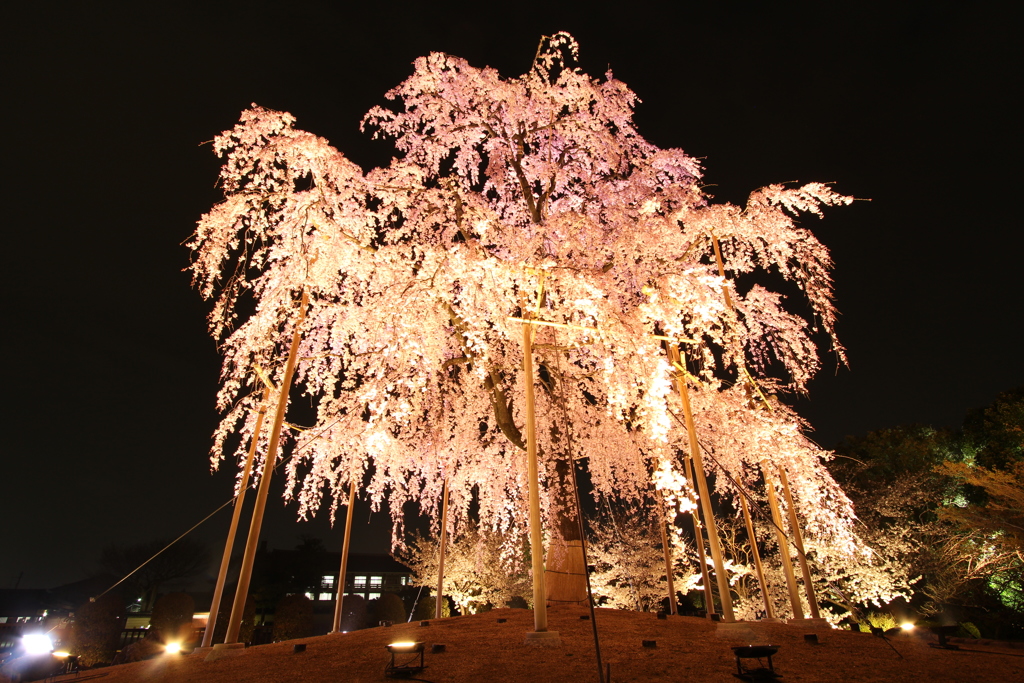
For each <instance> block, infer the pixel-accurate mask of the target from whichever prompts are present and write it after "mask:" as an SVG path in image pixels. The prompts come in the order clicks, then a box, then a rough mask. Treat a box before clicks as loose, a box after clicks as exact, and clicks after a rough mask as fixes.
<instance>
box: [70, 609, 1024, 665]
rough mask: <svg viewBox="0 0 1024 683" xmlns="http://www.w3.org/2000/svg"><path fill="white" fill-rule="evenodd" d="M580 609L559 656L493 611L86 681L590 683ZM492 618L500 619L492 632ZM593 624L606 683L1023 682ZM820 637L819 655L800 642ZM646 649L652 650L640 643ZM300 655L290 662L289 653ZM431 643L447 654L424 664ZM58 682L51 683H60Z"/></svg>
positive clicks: (1013, 658)
mask: <svg viewBox="0 0 1024 683" xmlns="http://www.w3.org/2000/svg"><path fill="white" fill-rule="evenodd" d="M586 614H587V610H586V609H585V608H581V607H564V606H563V607H554V608H551V609H549V611H548V615H549V620H548V621H549V627H550V629H551V630H556V631H558V632H559V634H560V637H561V646H560V647H557V648H543V647H535V646H527V645H524V643H523V637H524V634H525V633H526V632H527V631H530V630H532V629H533V612H532V611H529V610H519V609H500V610H494V611H491V612H487V613H485V614H478V615H473V616H467V617H454V618H451V619H444V620H441V621H431V622H430V625H429V626H425V627H424V626H420V624H419V622H414V623H413V624H400V625H395V626H392V627H390V628H373V629H367V630H364V631H357V632H353V633H348V634H341V635H334V636H318V637H315V638H305V639H302V640H300V641H289V642H284V643H275V644H272V645H262V646H258V647H252V648H249V649H247V650H244V651H240V652H239V653H237V654H235V655H232V656H228V657H224V658H222V659H219V660H217V661H212V662H207V661H205V660H204V659H203V658H202V657H201V656H199V655H191V656H181V655H177V656H163V657H161V658H158V659H155V660H150V661H145V662H138V663H135V664H125V665H121V666H116V667H110V668H107V669H99V670H96V671H91V672H84V673H83V674H82V677H81V678H83V679H84V678H86V677H87V676H88V677H92V676H97V675H102V677H99V676H97V677H96V678H95V680H97V681H99V682H101V683H129V682H134V681H153V682H154V683H165V682H166V683H228V682H232V683H233V682H235V681H267V682H270V681H273V682H275V683H291V682H294V683H328V682H330V683H337V682H346V683H347V682H351V683H369V682H370V681H373V682H379V681H384V680H387V679H385V677H384V667H385V664H386V663H387V661H388V657H389V655H388V654H387V652H386V651H385V648H384V646H385V645H386V644H387V643H390V642H395V641H399V640H418V641H423V642H424V643H425V644H426V648H427V653H426V666H427V668H426V669H425V670H424V671H422V672H421V673H419V674H416V679H415V680H420V681H424V680H425V681H432V682H434V683H483V682H486V683H491V682H493V683H504V682H512V681H541V682H551V683H583V682H587V683H597V681H598V674H597V664H596V661H595V658H594V643H593V636H592V632H591V624H590V622H589V621H585V620H581V619H580V616H581V615H586ZM498 619H506V622H505V623H498ZM597 624H598V629H599V633H600V636H601V649H602V654H603V656H604V661H605V662H606V663H609V664H611V680H612V681H613V682H614V683H626V682H627V681H645V682H646V681H688V680H693V681H722V682H725V681H735V680H736V679H735V678H734V677H733V676H732V674H733V673H734V672H735V671H736V665H735V660H734V659H733V653H732V650H731V649H730V648H731V646H734V645H749V644H769V643H770V644H774V645H779V646H780V648H779V652H778V654H777V655H775V657H774V664H775V669H776V671H777V672H778V673H780V674H782V675H783V679H782V681H783V682H795V681H836V680H838V681H856V682H859V681H886V682H888V683H891V682H892V681H898V682H899V683H912V682H914V681H927V682H928V683H935V682H939V681H949V682H951V683H952V682H956V683H962V682H965V681H986V682H988V681H991V682H1002V681H1007V682H1009V681H1024V650H1018V649H1007V648H1000V647H994V646H981V645H963V646H962V647H963V648H964V649H963V650H960V651H948V650H938V649H934V648H930V647H929V646H928V644H927V641H926V640H925V639H923V638H918V637H913V636H904V635H898V636H896V637H894V638H892V639H891V642H892V644H893V646H894V647H895V648H896V649H897V650H898V651H899V652H900V653H901V654H902V655H903V657H904V658H903V659H901V658H900V657H899V655H897V654H896V653H895V652H893V650H892V648H890V647H889V646H888V645H887V644H886V643H885V642H883V641H882V640H881V639H879V638H876V637H874V636H872V635H870V634H862V633H852V632H849V631H837V630H829V629H817V630H815V629H810V628H808V627H807V626H802V625H787V624H762V623H750V624H737V625H728V626H726V625H718V624H715V623H713V622H709V621H707V620H704V619H698V618H693V617H674V616H673V617H668V619H666V620H659V619H657V618H656V617H655V615H653V614H644V613H636V612H620V611H616V610H604V609H602V610H598V611H597ZM806 633H817V634H818V638H819V641H820V644H818V645H812V644H809V643H807V642H805V640H804V634H806ZM644 640H654V641H656V643H657V645H656V647H655V648H645V647H643V646H642V641H644ZM299 642H301V643H305V644H306V651H305V652H302V653H294V652H293V645H294V644H295V643H299ZM434 643H443V644H445V646H446V649H445V652H443V653H439V654H431V652H430V647H431V645H432V644H434ZM58 680H59V679H58Z"/></svg>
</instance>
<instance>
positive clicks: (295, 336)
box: [223, 289, 309, 647]
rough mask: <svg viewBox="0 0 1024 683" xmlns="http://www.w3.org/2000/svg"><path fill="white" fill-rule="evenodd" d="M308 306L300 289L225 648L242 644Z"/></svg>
mask: <svg viewBox="0 0 1024 683" xmlns="http://www.w3.org/2000/svg"><path fill="white" fill-rule="evenodd" d="M308 303H309V294H308V293H307V292H306V290H305V289H303V290H302V297H301V299H300V302H299V315H298V317H297V318H296V320H295V328H294V330H292V343H291V346H290V347H289V349H288V361H287V363H286V364H285V369H284V377H283V378H282V379H281V391H280V394H279V396H278V399H277V412H275V413H274V425H273V426H272V427H271V433H270V446H269V447H268V448H267V457H266V458H265V459H264V463H263V476H262V477H261V478H260V487H259V490H258V491H257V493H256V506H255V507H254V508H253V511H252V522H251V523H250V525H249V537H248V538H247V539H246V542H245V555H244V556H243V557H242V569H241V572H240V573H239V575H238V588H237V590H236V591H235V601H234V603H233V604H232V605H231V618H230V619H229V620H228V632H227V635H226V636H225V637H224V643H223V644H224V645H225V646H228V647H231V646H235V647H238V646H241V645H242V643H239V642H238V633H239V632H240V631H241V629H242V616H243V614H244V613H245V599H246V597H248V595H249V582H250V581H251V580H252V563H253V560H254V559H255V558H256V546H257V544H258V543H259V539H260V528H261V527H262V526H263V511H264V509H265V508H266V506H267V494H268V493H269V492H270V479H271V475H273V473H274V461H275V460H276V459H277V448H278V445H280V443H281V425H282V424H283V423H284V413H285V409H286V408H287V407H288V390H289V389H290V388H291V385H292V376H293V375H294V374H295V360H296V357H297V355H298V350H299V341H300V340H301V339H302V331H301V327H302V321H303V320H305V319H306V304H308Z"/></svg>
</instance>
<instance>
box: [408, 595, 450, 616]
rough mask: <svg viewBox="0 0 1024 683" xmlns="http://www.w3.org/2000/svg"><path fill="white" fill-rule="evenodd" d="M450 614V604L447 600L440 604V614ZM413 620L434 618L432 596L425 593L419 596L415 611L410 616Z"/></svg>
mask: <svg viewBox="0 0 1024 683" xmlns="http://www.w3.org/2000/svg"><path fill="white" fill-rule="evenodd" d="M451 615H452V608H451V605H450V604H449V603H448V601H447V600H445V601H444V603H442V605H441V616H442V617H450V616H451ZM412 618H413V620H415V621H425V620H428V619H433V618H434V596H433V595H425V596H423V597H422V598H420V601H419V602H418V603H417V604H416V611H415V612H414V613H413V616H412Z"/></svg>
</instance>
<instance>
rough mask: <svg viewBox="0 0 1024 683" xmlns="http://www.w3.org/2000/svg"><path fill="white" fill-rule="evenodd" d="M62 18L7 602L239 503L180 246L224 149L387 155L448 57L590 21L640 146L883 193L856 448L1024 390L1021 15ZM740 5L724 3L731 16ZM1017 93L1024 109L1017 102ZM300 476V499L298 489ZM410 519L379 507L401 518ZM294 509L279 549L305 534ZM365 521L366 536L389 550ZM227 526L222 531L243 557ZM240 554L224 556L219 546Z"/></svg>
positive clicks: (852, 274) (36, 183) (11, 433)
mask: <svg viewBox="0 0 1024 683" xmlns="http://www.w3.org/2000/svg"><path fill="white" fill-rule="evenodd" d="M174 4H175V3H134V4H131V5H128V4H124V5H117V4H111V3H34V4H33V9H27V8H25V7H22V8H21V9H18V10H16V11H14V12H10V11H8V13H7V14H6V16H5V20H4V24H5V26H4V29H3V32H4V35H3V41H2V51H3V59H2V62H3V76H4V78H3V94H4V98H3V99H4V101H5V102H6V103H7V104H6V106H5V107H4V119H5V122H4V132H5V135H4V138H5V142H4V147H5V150H4V154H3V160H4V177H3V190H4V201H3V204H4V209H5V210H4V213H3V216H4V224H3V227H4V234H5V235H6V236H7V237H8V238H10V240H11V241H10V242H9V243H8V246H7V247H6V249H5V253H4V256H3V260H4V266H5V267H4V268H3V278H4V297H3V301H4V307H5V315H4V320H5V325H4V329H6V330H7V332H6V333H5V334H4V335H3V337H2V339H3V345H4V349H3V359H4V375H5V377H6V378H7V380H8V381H7V382H5V389H6V391H5V400H4V402H3V405H4V406H5V408H4V410H3V415H4V421H3V425H4V431H5V433H6V434H7V437H6V438H5V439H4V440H3V463H2V470H0V515H2V520H3V523H2V525H0V529H2V531H0V539H2V540H0V587H4V588H7V587H12V586H13V585H14V584H15V582H16V581H17V580H18V577H19V575H20V574H21V573H22V572H24V576H23V578H22V579H21V584H20V585H21V586H22V587H37V586H38V587H48V586H52V585H55V584H58V583H61V582H66V581H71V580H76V579H78V578H81V577H83V576H85V575H87V574H88V573H90V572H91V571H93V570H94V569H95V568H96V560H97V557H98V552H99V550H100V549H101V548H102V547H103V546H105V545H108V544H111V543H135V542H140V541H144V540H150V539H152V538H155V537H173V536H175V535H177V534H178V533H181V532H182V531H184V530H185V529H187V528H188V527H189V526H191V525H192V524H194V523H195V522H197V521H198V520H199V519H201V518H202V517H204V516H205V515H206V514H207V513H208V512H210V511H211V510H213V509H214V508H215V507H216V506H217V505H219V504H220V503H221V502H223V501H224V500H226V499H227V498H228V497H229V496H230V492H231V477H230V476H229V475H227V474H226V473H218V474H214V475H212V476H211V474H210V473H209V469H208V461H207V451H208V448H209V436H210V433H211V431H212V428H213V425H214V423H215V420H216V414H215V412H214V392H215V390H216V383H217V375H218V367H219V365H218V357H217V353H216V350H215V347H214V344H213V342H212V341H211V340H210V338H209V337H208V336H207V334H206V330H205V320H204V317H205V313H206V310H207V309H206V305H205V304H204V302H202V301H201V299H200V297H199V295H198V294H197V293H196V292H195V291H194V290H192V289H191V287H190V283H189V277H188V275H187V273H184V272H182V271H183V269H184V268H185V267H186V266H187V265H188V262H189V254H188V252H187V250H186V249H185V248H184V247H183V246H181V243H182V242H183V241H184V240H186V239H187V238H188V237H189V235H190V233H191V232H192V230H193V228H194V225H195V221H196V220H197V219H198V218H199V216H200V215H201V214H202V213H203V212H205V211H207V210H208V209H209V208H210V206H211V205H212V204H213V203H214V202H216V201H217V200H218V198H219V194H218V191H217V190H216V188H215V187H214V183H215V180H216V173H217V169H218V162H217V159H216V158H215V157H214V155H213V154H212V152H211V150H210V147H209V146H208V145H207V146H202V145H201V143H203V142H204V141H208V140H210V139H211V138H212V137H213V136H214V135H215V134H217V133H218V132H220V131H221V130H223V129H225V128H229V127H230V126H232V125H233V124H234V122H235V121H236V120H237V117H238V114H239V112H240V111H241V110H242V109H243V108H245V107H246V106H248V105H249V103H250V102H256V103H259V104H261V105H263V106H265V107H270V108H274V109H281V110H287V111H290V112H292V113H293V114H295V115H296V116H297V117H298V125H299V126H300V127H301V128H304V129H306V130H310V131H312V132H314V133H316V134H318V135H322V136H324V137H327V138H328V139H330V140H331V141H332V143H333V144H334V145H335V146H337V147H338V148H339V149H341V150H342V151H344V152H345V153H346V154H347V155H348V156H349V157H350V158H352V159H353V160H355V161H356V162H357V163H360V164H362V165H363V166H364V167H370V166H373V165H379V164H383V163H386V162H387V159H388V158H389V154H390V147H389V145H388V144H387V143H380V142H371V141H369V140H368V139H367V138H366V137H365V136H363V135H362V134H361V133H360V132H359V130H358V122H359V120H360V118H361V116H362V114H363V113H364V112H365V111H366V110H367V109H369V108H370V107H371V106H373V105H375V104H378V103H381V102H382V101H383V93H384V92H385V91H386V90H388V89H389V88H391V87H392V86H394V85H397V84H398V83H399V82H400V81H401V80H403V79H404V78H405V77H407V76H408V75H409V74H410V73H411V66H410V64H411V62H412V60H413V59H414V58H416V57H417V56H419V55H422V54H426V53H427V52H430V51H444V52H450V53H453V54H456V55H459V56H462V57H465V58H467V59H468V60H469V61H470V62H471V63H473V64H475V65H478V66H483V65H485V64H489V65H491V66H494V67H497V68H498V69H499V70H500V71H501V72H502V73H503V74H504V75H506V76H516V75H519V74H520V73H522V72H523V71H525V70H526V69H527V67H528V66H529V62H530V59H531V58H532V56H533V53H534V50H535V48H536V45H537V40H538V38H539V37H540V35H541V34H550V33H552V32H554V31H558V30H568V31H570V32H571V33H573V34H574V35H575V36H576V38H577V39H578V40H579V42H580V44H581V48H582V55H581V57H582V64H583V67H584V68H585V69H586V70H587V71H588V72H589V73H591V74H592V75H595V76H596V75H599V74H600V73H602V72H603V71H604V70H605V69H606V68H607V67H608V66H611V68H612V69H613V70H614V72H615V75H616V76H617V77H618V78H620V79H622V80H624V81H625V82H626V83H628V84H629V85H630V86H631V87H632V88H633V89H634V90H635V91H636V92H637V93H638V94H639V96H640V97H641V99H642V100H643V104H641V105H640V106H639V108H638V111H637V120H638V122H639V126H640V130H641V132H642V133H643V134H644V135H646V136H647V138H648V139H650V140H651V141H653V142H654V143H656V144H658V145H660V146H663V147H682V148H683V149H685V150H686V151H687V152H689V153H690V154H692V155H694V156H697V157H701V158H703V159H704V160H705V161H704V163H705V167H706V171H707V173H706V181H707V182H708V184H710V185H713V187H712V188H711V189H710V192H711V193H712V194H714V195H715V196H716V197H717V199H719V200H729V201H734V202H742V201H744V200H745V197H746V195H747V194H748V193H749V192H750V191H751V190H753V189H755V188H757V187H759V186H761V185H764V184H767V183H770V182H779V181H790V180H800V181H812V180H822V181H834V182H835V183H836V187H837V188H838V189H839V190H841V191H842V192H844V193H849V194H854V195H856V196H858V197H863V198H870V199H871V200H872V201H871V202H858V203H856V204H855V205H854V206H852V207H848V208H838V209H833V210H831V211H829V212H828V213H827V215H826V218H825V220H822V221H818V220H812V221H808V222H807V226H808V227H810V228H811V229H812V230H814V231H815V233H816V234H817V235H818V237H819V238H820V239H821V240H822V241H823V242H824V243H825V244H826V245H828V246H829V247H830V249H831V250H832V255H833V258H834V260H835V263H836V270H835V279H836V288H837V296H838V301H837V303H838V307H839V309H840V311H841V312H842V317H841V319H840V323H839V333H840V336H841V340H842V341H843V343H845V345H846V346H847V347H848V348H849V353H850V367H849V369H846V368H838V369H836V368H835V366H834V363H833V362H832V361H831V360H829V361H828V362H827V363H826V369H825V370H824V371H823V372H822V373H821V376H820V377H819V378H818V379H816V380H815V382H814V383H813V385H812V387H811V392H810V396H809V398H808V399H800V400H799V401H798V402H797V405H798V407H799V409H800V410H801V412H802V413H803V414H804V416H805V417H807V418H808V419H810V421H811V422H812V423H813V424H814V426H815V427H816V433H815V438H816V439H817V440H818V441H819V442H820V443H822V444H823V445H825V446H832V445H834V444H835V443H836V442H837V440H838V439H840V438H842V436H844V435H846V434H862V433H865V432H867V431H869V430H873V429H878V428H883V427H888V426H892V425H895V424H900V423H908V422H921V423H930V424H935V425H936V426H951V427H956V426H957V425H959V423H960V421H961V419H962V418H963V415H964V413H965V412H966V411H967V410H968V409H970V408H973V407H978V406H983V405H985V404H987V403H989V402H990V401H991V400H992V399H993V398H994V397H995V395H996V394H997V393H998V392H1000V391H1003V390H1006V389H1009V388H1011V387H1014V386H1017V385H1020V384H1022V383H1024V361H1022V358H1021V354H1020V347H1021V342H1020V341H1019V336H1020V332H1021V322H1020V318H1021V312H1020V293H1021V284H1020V283H1021V280H1020V271H1019V265H1018V264H1019V262H1020V260H1021V258H1022V249H1021V247H1022V243H1024V238H1022V237H1021V221H1020V218H1019V216H1020V210H1019V208H1018V199H1017V198H1018V196H1019V192H1020V181H1021V174H1020V171H1019V167H1018V164H1019V159H1020V152H1021V145H1020V121H1019V119H1020V114H1019V112H1018V111H1017V110H1016V109H1015V108H1011V104H1010V102H1011V99H1014V100H1015V99H1016V97H1019V95H1020V82H1019V67H1020V64H1019V52H1018V51H1017V50H1016V49H1015V47H1016V44H1017V41H1016V36H1015V33H1014V31H1015V30H1016V28H1018V27H1019V26H1020V25H1021V24H1020V17H1019V16H1010V15H1005V14H1002V12H1004V11H1006V10H1002V9H1000V10H996V9H993V6H988V5H984V4H977V3H971V4H967V3H941V2H914V3H886V4H885V5H884V7H885V9H881V8H875V7H874V6H872V5H871V4H869V3H863V2H858V3H838V2H837V3H820V2H819V3H810V4H807V5H801V4H795V3H787V2H775V3H736V2H725V3H690V2H672V3H664V4H659V3H652V2H644V1H642V0H630V1H629V2H621V3H602V2H588V3H585V4H581V7H585V8H586V10H585V11H577V10H570V9H555V8H556V7H559V6H564V3H552V2H545V3H530V2H524V3H515V4H511V3H510V4H508V5H507V7H506V5H505V4H503V3H499V5H500V7H501V9H500V12H501V14H499V10H497V9H495V10H490V11H485V10H482V9H480V8H481V7H482V6H483V5H482V4H481V3H477V4H475V5H471V6H470V7H473V8H474V9H471V10H466V11H463V10H460V9H458V8H457V7H456V6H455V5H437V7H448V8H449V9H432V7H433V6H428V5H426V4H420V3H417V4H412V5H409V6H408V7H404V6H403V5H401V4H400V3H369V4H367V5H366V8H365V9H361V10H353V9H351V8H350V7H349V3H342V2H337V3H330V2H303V3H260V2H251V3H232V2H222V3H211V5H213V6H212V7H210V8H205V9H202V10H184V9H177V8H174V7H173V5H174ZM710 5H713V7H709V6H710ZM879 7H881V6H879ZM1015 96H1016V97H1015ZM278 484H279V486H278V487H275V495H276V494H277V493H279V492H280V482H278ZM380 517H381V515H376V518H380ZM293 519H294V513H293V510H292V509H287V510H286V509H284V508H283V506H282V504H281V503H280V500H279V498H274V499H272V505H271V511H270V513H269V517H268V523H267V525H268V534H267V537H268V538H269V541H270V544H271V546H273V547H291V546H292V545H294V544H295V543H296V540H297V536H298V535H299V534H302V533H308V534H314V535H321V536H323V537H324V538H326V540H327V545H328V547H329V548H330V549H337V548H339V547H340V534H339V533H338V532H330V531H329V527H328V525H327V522H326V521H324V520H321V521H319V522H316V523H306V524H296V523H294V522H293V521H292V520H293ZM369 519H370V513H369V510H368V509H366V508H365V507H364V506H357V521H358V522H359V524H358V525H357V531H358V532H359V533H358V534H357V549H358V550H362V551H383V550H385V549H386V548H387V545H388V538H387V536H386V534H385V533H382V532H381V531H380V529H379V525H374V526H368V525H365V522H366V521H367V520H369ZM227 520H228V513H226V512H225V513H221V515H220V516H218V517H216V518H215V519H214V520H212V521H211V522H210V523H209V524H207V525H205V526H204V527H203V528H202V530H201V531H200V532H199V539H200V540H203V541H206V542H208V543H209V544H210V545H211V548H216V547H217V544H220V543H222V542H223V540H222V539H223V534H224V531H225V530H226V527H227ZM216 552H217V554H218V555H219V548H218V549H217V550H216Z"/></svg>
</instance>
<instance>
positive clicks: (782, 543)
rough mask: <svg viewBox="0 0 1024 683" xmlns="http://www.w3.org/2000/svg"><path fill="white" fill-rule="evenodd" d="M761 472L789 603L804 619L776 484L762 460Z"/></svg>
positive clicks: (795, 612) (794, 614) (798, 616)
mask: <svg viewBox="0 0 1024 683" xmlns="http://www.w3.org/2000/svg"><path fill="white" fill-rule="evenodd" d="M761 474H763V475H764V490H765V492H766V493H767V494H768V506H769V507H770V508H771V509H772V521H774V522H775V538H776V540H777V541H778V542H779V557H780V558H781V559H782V571H783V572H784V573H785V575H786V588H788V589H789V604H790V607H792V608H793V618H794V619H803V618H804V610H803V607H801V605H800V592H799V591H798V590H797V587H796V576H795V575H794V574H793V562H792V560H790V558H789V539H788V538H786V534H785V533H784V532H783V531H782V529H783V526H782V514H781V513H780V512H779V501H778V499H777V498H776V497H775V484H774V483H772V478H771V476H770V473H769V471H768V466H767V465H766V464H765V462H764V461H763V460H762V461H761Z"/></svg>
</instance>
